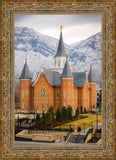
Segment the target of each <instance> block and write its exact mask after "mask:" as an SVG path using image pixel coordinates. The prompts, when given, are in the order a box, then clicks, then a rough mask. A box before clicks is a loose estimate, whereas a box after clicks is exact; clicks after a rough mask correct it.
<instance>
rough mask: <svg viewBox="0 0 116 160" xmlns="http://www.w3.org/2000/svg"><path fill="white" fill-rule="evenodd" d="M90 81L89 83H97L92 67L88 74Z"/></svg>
mask: <svg viewBox="0 0 116 160" xmlns="http://www.w3.org/2000/svg"><path fill="white" fill-rule="evenodd" d="M88 81H89V82H95V76H94V72H93V71H92V65H91V66H90V71H89V74H88Z"/></svg>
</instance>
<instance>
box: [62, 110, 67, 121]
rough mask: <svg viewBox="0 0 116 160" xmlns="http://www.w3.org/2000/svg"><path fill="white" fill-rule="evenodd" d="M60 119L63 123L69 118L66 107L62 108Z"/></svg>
mask: <svg viewBox="0 0 116 160" xmlns="http://www.w3.org/2000/svg"><path fill="white" fill-rule="evenodd" d="M62 119H63V120H64V121H66V120H68V119H69V117H68V110H67V109H66V107H62Z"/></svg>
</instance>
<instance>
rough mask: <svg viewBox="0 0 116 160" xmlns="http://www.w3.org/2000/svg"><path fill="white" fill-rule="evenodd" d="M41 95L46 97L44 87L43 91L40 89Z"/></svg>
mask: <svg viewBox="0 0 116 160" xmlns="http://www.w3.org/2000/svg"><path fill="white" fill-rule="evenodd" d="M40 96H41V97H45V90H44V89H43V88H42V89H41V91H40Z"/></svg>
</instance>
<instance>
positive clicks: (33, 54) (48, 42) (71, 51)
mask: <svg viewBox="0 0 116 160" xmlns="http://www.w3.org/2000/svg"><path fill="white" fill-rule="evenodd" d="M58 41H59V40H57V39H55V38H52V37H50V36H46V35H43V34H41V33H39V32H37V31H35V30H34V29H31V28H27V27H16V28H15V80H16V82H18V81H19V77H20V74H21V72H22V69H23V66H24V59H25V58H26V57H27V59H28V66H29V69H30V72H31V74H32V76H33V77H34V75H35V74H36V72H38V71H40V69H41V67H44V68H49V67H51V66H54V58H53V57H54V55H55V54H56V51H57V46H58ZM64 42H65V40H64ZM65 50H66V53H67V54H68V55H69V63H70V65H71V68H72V70H73V71H77V72H80V71H85V70H86V71H89V69H90V65H91V64H92V66H93V70H94V71H95V75H96V80H97V83H100V82H101V33H98V34H96V35H93V36H91V37H89V38H88V39H86V40H84V41H81V42H78V43H74V44H72V45H67V44H66V43H65Z"/></svg>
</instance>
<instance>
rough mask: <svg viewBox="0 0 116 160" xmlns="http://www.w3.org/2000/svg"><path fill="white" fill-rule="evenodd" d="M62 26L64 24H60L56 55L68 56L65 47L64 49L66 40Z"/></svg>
mask: <svg viewBox="0 0 116 160" xmlns="http://www.w3.org/2000/svg"><path fill="white" fill-rule="evenodd" d="M62 28H63V26H60V39H59V44H58V49H57V53H56V55H55V57H61V56H63V57H66V53H65V49H64V42H63V36H62Z"/></svg>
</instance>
